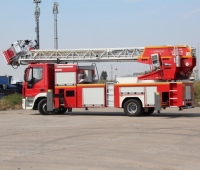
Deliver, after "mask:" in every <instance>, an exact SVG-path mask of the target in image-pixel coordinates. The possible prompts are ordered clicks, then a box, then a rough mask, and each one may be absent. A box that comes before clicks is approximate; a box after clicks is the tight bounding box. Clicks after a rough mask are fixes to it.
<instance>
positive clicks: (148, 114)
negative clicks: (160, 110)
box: [143, 107, 155, 116]
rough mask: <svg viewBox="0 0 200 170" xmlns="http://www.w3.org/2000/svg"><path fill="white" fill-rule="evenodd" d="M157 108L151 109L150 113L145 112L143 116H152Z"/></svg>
mask: <svg viewBox="0 0 200 170" xmlns="http://www.w3.org/2000/svg"><path fill="white" fill-rule="evenodd" d="M154 110H155V108H154V107H150V108H149V110H148V112H144V113H143V115H144V116H150V115H151V114H153V112H154Z"/></svg>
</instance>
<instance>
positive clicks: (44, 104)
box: [38, 99, 51, 115]
mask: <svg viewBox="0 0 200 170" xmlns="http://www.w3.org/2000/svg"><path fill="white" fill-rule="evenodd" d="M38 111H39V112H40V114H42V115H48V114H51V113H50V112H48V111H47V100H46V99H42V100H41V101H40V102H39V103H38Z"/></svg>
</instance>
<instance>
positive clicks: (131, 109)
mask: <svg viewBox="0 0 200 170" xmlns="http://www.w3.org/2000/svg"><path fill="white" fill-rule="evenodd" d="M127 110H128V112H129V113H132V114H134V113H136V111H137V105H136V104H135V103H133V102H132V103H129V104H128V105H127Z"/></svg>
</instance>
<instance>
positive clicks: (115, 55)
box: [2, 40, 196, 81]
mask: <svg viewBox="0 0 200 170" xmlns="http://www.w3.org/2000/svg"><path fill="white" fill-rule="evenodd" d="M2 53H3V56H4V58H5V59H6V62H7V64H8V65H11V66H12V67H13V68H15V69H16V68H17V67H18V66H20V65H28V64H34V63H57V64H59V63H88V62H92V63H99V62H139V63H143V64H148V65H150V71H149V72H148V73H146V74H144V75H142V76H139V77H138V79H139V80H162V81H177V80H184V79H188V77H189V76H190V75H191V74H192V71H193V68H194V67H195V66H196V49H195V48H193V47H189V46H187V45H180V46H173V45H166V46H164V45H163V46H147V47H131V48H101V49H63V50H62V49H54V50H38V49H36V45H34V44H33V42H32V41H30V40H18V41H16V42H15V43H14V44H12V45H11V47H10V48H9V49H8V50H6V51H3V52H2Z"/></svg>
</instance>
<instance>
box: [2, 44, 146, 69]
mask: <svg viewBox="0 0 200 170" xmlns="http://www.w3.org/2000/svg"><path fill="white" fill-rule="evenodd" d="M143 51H144V47H133V48H103V49H69V50H34V48H33V46H32V45H31V44H28V45H24V44H23V41H18V42H16V43H14V44H13V45H12V46H11V47H10V48H9V49H8V50H6V51H3V55H4V57H5V59H6V62H7V64H8V65H20V64H29V63H73V62H128V61H137V60H138V58H139V57H140V56H141V55H142V53H143Z"/></svg>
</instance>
